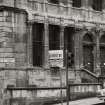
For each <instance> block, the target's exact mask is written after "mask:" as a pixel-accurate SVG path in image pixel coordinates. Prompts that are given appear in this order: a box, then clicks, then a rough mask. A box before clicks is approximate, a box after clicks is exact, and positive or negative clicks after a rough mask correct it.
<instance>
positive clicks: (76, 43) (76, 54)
mask: <svg viewBox="0 0 105 105" xmlns="http://www.w3.org/2000/svg"><path fill="white" fill-rule="evenodd" d="M80 34H81V31H80V30H79V29H75V33H74V61H75V70H79V69H80V61H81V59H80V57H81V54H80ZM81 58H82V57H81Z"/></svg>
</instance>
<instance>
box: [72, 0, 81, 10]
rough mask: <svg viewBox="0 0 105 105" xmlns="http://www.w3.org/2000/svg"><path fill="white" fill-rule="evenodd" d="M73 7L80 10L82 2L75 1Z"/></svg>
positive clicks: (79, 0)
mask: <svg viewBox="0 0 105 105" xmlns="http://www.w3.org/2000/svg"><path fill="white" fill-rule="evenodd" d="M72 6H73V7H77V8H80V7H81V0H73V4H72Z"/></svg>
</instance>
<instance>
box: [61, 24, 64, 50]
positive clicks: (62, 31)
mask: <svg viewBox="0 0 105 105" xmlns="http://www.w3.org/2000/svg"><path fill="white" fill-rule="evenodd" d="M60 49H61V50H64V26H60Z"/></svg>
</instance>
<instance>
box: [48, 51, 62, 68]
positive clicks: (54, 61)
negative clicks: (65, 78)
mask: <svg viewBox="0 0 105 105" xmlns="http://www.w3.org/2000/svg"><path fill="white" fill-rule="evenodd" d="M49 64H50V67H63V50H50V51H49Z"/></svg>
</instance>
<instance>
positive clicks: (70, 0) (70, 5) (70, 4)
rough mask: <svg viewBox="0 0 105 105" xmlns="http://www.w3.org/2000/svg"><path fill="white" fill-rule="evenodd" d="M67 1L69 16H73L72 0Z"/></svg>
mask: <svg viewBox="0 0 105 105" xmlns="http://www.w3.org/2000/svg"><path fill="white" fill-rule="evenodd" d="M67 2H68V16H71V9H72V8H71V7H72V0H67Z"/></svg>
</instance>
